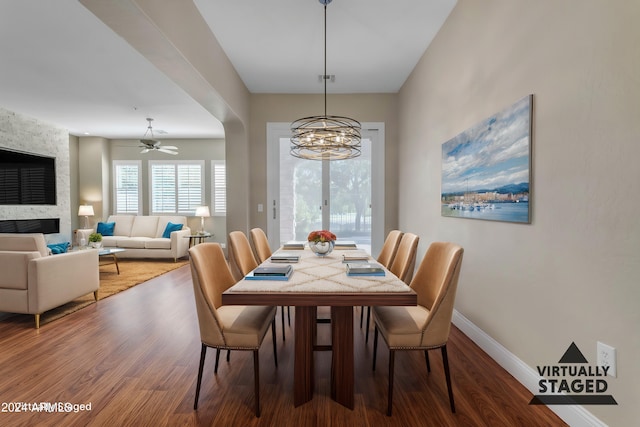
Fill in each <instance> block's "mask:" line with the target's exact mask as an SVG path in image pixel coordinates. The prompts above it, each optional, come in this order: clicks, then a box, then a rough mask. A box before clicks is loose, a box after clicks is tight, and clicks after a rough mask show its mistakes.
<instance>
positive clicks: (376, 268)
mask: <svg viewBox="0 0 640 427" xmlns="http://www.w3.org/2000/svg"><path fill="white" fill-rule="evenodd" d="M347 276H384V268H383V267H382V266H381V265H380V264H378V263H362V262H357V263H347Z"/></svg>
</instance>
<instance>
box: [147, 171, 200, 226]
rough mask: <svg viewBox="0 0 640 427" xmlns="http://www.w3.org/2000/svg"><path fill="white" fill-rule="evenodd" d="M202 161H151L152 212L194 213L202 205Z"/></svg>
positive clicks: (154, 213)
mask: <svg viewBox="0 0 640 427" xmlns="http://www.w3.org/2000/svg"><path fill="white" fill-rule="evenodd" d="M203 175H204V162H202V161H181V162H171V161H166V162H164V161H154V162H149V185H150V188H151V214H152V215H156V214H179V215H188V214H193V212H194V211H195V209H196V207H198V206H202V205H203V200H204V197H203V195H204V194H203V185H202V184H203V181H204V179H203Z"/></svg>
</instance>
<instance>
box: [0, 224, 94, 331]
mask: <svg viewBox="0 0 640 427" xmlns="http://www.w3.org/2000/svg"><path fill="white" fill-rule="evenodd" d="M98 267H99V264H98V251H96V250H84V251H74V252H67V253H63V254H58V255H49V251H48V248H47V244H46V241H45V239H44V235H42V234H37V233H36V234H0V271H2V275H0V311H4V312H7V313H22V314H33V315H35V321H36V328H39V327H40V314H42V313H44V312H45V311H47V310H51V309H52V308H55V307H59V306H61V305H63V304H66V303H68V302H70V301H72V300H74V299H76V298H78V297H81V296H83V295H86V294H88V293H90V292H93V293H94V296H95V298H96V300H97V299H98V288H99V287H100V272H99V269H98Z"/></svg>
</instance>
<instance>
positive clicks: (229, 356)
mask: <svg viewBox="0 0 640 427" xmlns="http://www.w3.org/2000/svg"><path fill="white" fill-rule="evenodd" d="M230 360H231V350H227V362H229V361H230Z"/></svg>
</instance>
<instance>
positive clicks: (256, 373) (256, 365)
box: [253, 350, 260, 418]
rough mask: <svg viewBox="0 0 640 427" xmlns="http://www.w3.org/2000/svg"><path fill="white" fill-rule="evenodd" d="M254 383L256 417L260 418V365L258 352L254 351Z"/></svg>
mask: <svg viewBox="0 0 640 427" xmlns="http://www.w3.org/2000/svg"><path fill="white" fill-rule="evenodd" d="M253 383H254V387H255V390H254V394H255V401H256V417H257V418H260V363H259V362H258V350H253Z"/></svg>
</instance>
